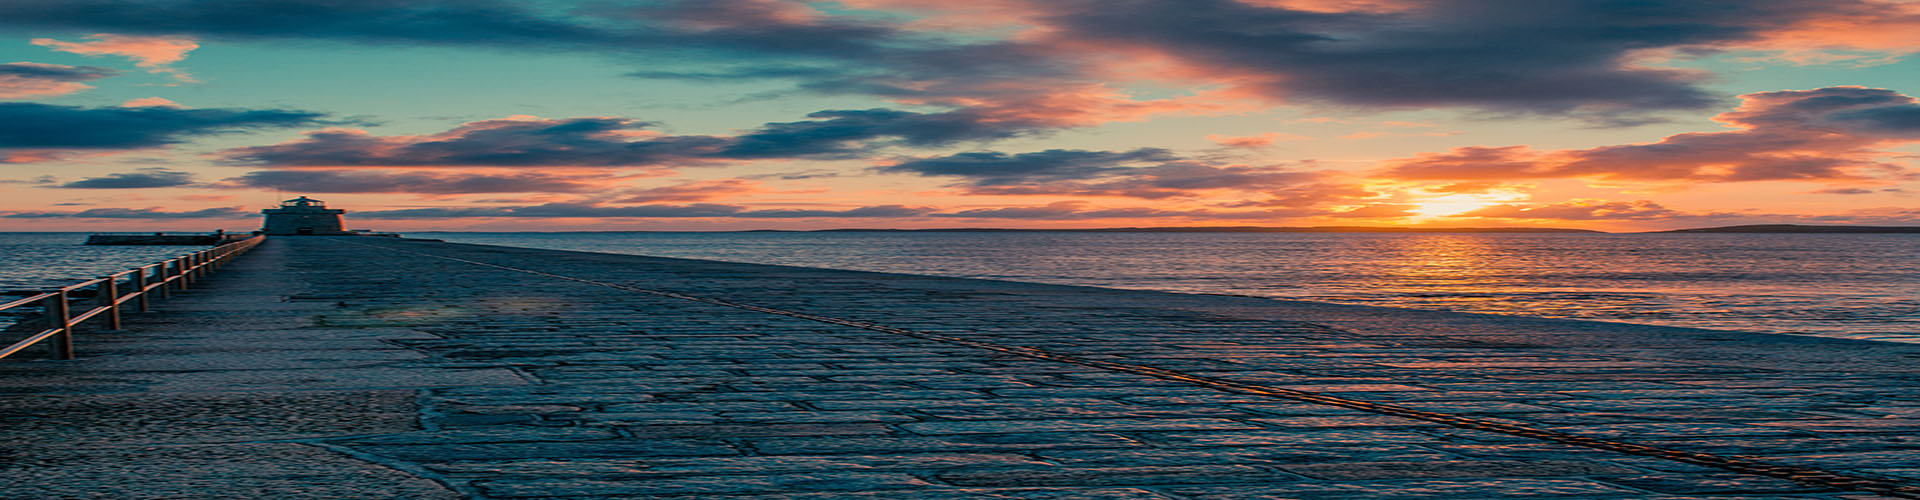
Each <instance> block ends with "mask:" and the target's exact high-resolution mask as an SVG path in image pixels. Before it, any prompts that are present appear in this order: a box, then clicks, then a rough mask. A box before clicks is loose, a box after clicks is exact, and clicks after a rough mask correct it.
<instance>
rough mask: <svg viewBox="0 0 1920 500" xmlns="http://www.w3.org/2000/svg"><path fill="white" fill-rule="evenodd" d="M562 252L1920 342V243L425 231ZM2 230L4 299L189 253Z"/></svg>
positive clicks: (1875, 239)
mask: <svg viewBox="0 0 1920 500" xmlns="http://www.w3.org/2000/svg"><path fill="white" fill-rule="evenodd" d="M412 235H413V236H417V237H423V238H440V239H445V240H447V241H452V242H461V243H483V244H491V245H509V246H520V247H534V248H551V249H561V250H584V251H592V252H608V253H622V254H636V255H656V256H663V257H685V258H696V259H713V260H726V261H735V262H752V263H763V264H785V265H797V266H809V267H826V268H836V269H855V270H864V271H885V272H898V273H911V274H931V275H940V276H959V277H974V278H993V279H1006V280H1017V281H1034V282H1045V283H1061V284H1071V285H1091V286H1103V287H1112V288H1132V289H1144V290H1164V291H1173V292H1187V293H1215V294H1235V295H1251V296H1259V297H1274V298H1285V299H1304V300H1317V301H1325V302H1337V303H1343V304H1365V305H1380V306H1393V307H1411V308H1420V309H1440V310H1454V311H1469V312H1484V313H1494V314H1517V315H1530V316H1547V317H1558V318H1582V319H1598V320H1608V321H1625V322H1632V323H1647V324H1659V325H1672V326H1690V327H1701V328H1719V329H1730V330H1745V331H1760V332H1773V333H1793V334H1811V335H1823V336H1835V337H1849V338H1868V339H1882V340H1896V341H1906V342H1920V235H1915V234H1854V235H1826V234H1742V235H1736V234H1353V233H1071V232H1021V233H929V232H902V233H867V232H859V233H773V232H749V233H413V234H412ZM84 239H85V235H84V234H79V233H0V289H18V288H44V287H47V286H57V285H61V284H67V283H71V282H75V281H80V280H84V279H88V278H91V277H94V276H98V275H100V274H103V273H106V272H113V271H118V270H122V269H124V268H127V267H132V266H136V265H141V264H146V263H150V262H154V261H159V260H162V259H166V258H171V257H173V256H176V255H178V254H181V253H186V252H188V251H191V250H192V248H189V247H88V246H83V245H80V242H81V241H82V240H84Z"/></svg>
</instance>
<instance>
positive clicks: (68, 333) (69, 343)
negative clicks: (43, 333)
mask: <svg viewBox="0 0 1920 500" xmlns="http://www.w3.org/2000/svg"><path fill="white" fill-rule="evenodd" d="M41 305H42V306H45V308H46V310H47V328H54V329H57V333H54V334H53V346H52V347H53V355H54V357H57V358H60V359H73V317H72V316H68V315H67V291H66V290H64V289H62V290H58V291H55V292H53V296H52V297H47V298H46V299H44V300H43V301H42V302H41Z"/></svg>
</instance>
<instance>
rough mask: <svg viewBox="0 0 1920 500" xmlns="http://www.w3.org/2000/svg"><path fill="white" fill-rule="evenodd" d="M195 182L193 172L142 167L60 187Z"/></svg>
mask: <svg viewBox="0 0 1920 500" xmlns="http://www.w3.org/2000/svg"><path fill="white" fill-rule="evenodd" d="M191 184H193V174H189V173H186V172H175V171H172V170H167V169H161V168H149V169H141V170H140V171H138V172H122V173H117V174H107V176H106V177H91V178H86V179H81V180H77V181H73V182H69V183H66V184H61V185H59V187H62V188H69V189H142V188H160V187H173V186H186V185H191Z"/></svg>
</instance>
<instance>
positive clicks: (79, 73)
mask: <svg viewBox="0 0 1920 500" xmlns="http://www.w3.org/2000/svg"><path fill="white" fill-rule="evenodd" d="M117 73H118V72H116V71H114V70H111V69H107V68H101V67H97V66H67V65H61V64H39V63H25V62H12V63H6V64H0V76H11V77H15V78H25V79H32V80H46V81H54V82H84V81H88V80H99V79H101V78H106V77H109V76H113V75H115V74H117Z"/></svg>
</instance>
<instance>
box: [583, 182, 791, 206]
mask: <svg viewBox="0 0 1920 500" xmlns="http://www.w3.org/2000/svg"><path fill="white" fill-rule="evenodd" d="M762 191H765V189H761V188H760V186H759V184H758V183H755V182H753V181H748V180H744V179H718V180H710V181H699V182H688V183H684V184H675V185H672V186H661V187H657V188H647V189H639V190H634V191H628V192H626V193H625V194H626V197H624V198H621V199H618V200H614V202H615V203H659V202H692V201H709V200H713V199H716V198H723V197H728V196H735V195H742V194H750V193H756V192H762Z"/></svg>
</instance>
